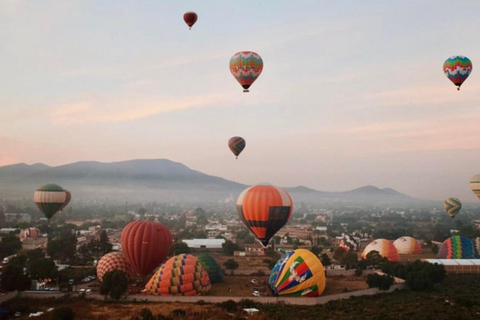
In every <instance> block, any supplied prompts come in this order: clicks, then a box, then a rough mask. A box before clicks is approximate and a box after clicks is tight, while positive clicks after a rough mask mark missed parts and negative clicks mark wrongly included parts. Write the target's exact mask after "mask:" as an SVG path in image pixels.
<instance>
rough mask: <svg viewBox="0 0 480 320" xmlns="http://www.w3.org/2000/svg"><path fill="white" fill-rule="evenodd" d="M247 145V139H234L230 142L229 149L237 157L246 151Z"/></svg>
mask: <svg viewBox="0 0 480 320" xmlns="http://www.w3.org/2000/svg"><path fill="white" fill-rule="evenodd" d="M245 145H246V143H245V139H243V138H242V137H232V138H230V140H228V147H229V148H230V150H232V152H233V154H234V155H235V156H237V157H238V155H239V154H240V153H241V152H242V151H243V149H245Z"/></svg>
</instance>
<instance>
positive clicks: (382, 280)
mask: <svg viewBox="0 0 480 320" xmlns="http://www.w3.org/2000/svg"><path fill="white" fill-rule="evenodd" d="M394 282H395V279H393V277H392V276H391V275H389V274H385V275H379V274H376V273H374V274H369V275H368V276H367V283H368V286H369V287H370V288H378V289H380V290H384V291H386V290H388V289H390V287H391V286H392V284H393V283H394Z"/></svg>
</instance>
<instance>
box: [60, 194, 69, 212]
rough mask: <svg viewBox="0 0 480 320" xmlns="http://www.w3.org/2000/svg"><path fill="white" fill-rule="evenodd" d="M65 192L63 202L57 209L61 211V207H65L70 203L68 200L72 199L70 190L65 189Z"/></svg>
mask: <svg viewBox="0 0 480 320" xmlns="http://www.w3.org/2000/svg"><path fill="white" fill-rule="evenodd" d="M65 194H66V196H67V197H66V199H65V202H64V203H63V204H62V206H61V207H60V210H59V211H62V210H63V209H65V207H66V206H67V205H68V204H69V203H70V200H72V194H71V193H70V191H68V190H65Z"/></svg>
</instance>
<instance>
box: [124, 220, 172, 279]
mask: <svg viewBox="0 0 480 320" xmlns="http://www.w3.org/2000/svg"><path fill="white" fill-rule="evenodd" d="M120 241H121V244H122V251H123V255H124V256H125V259H126V260H127V261H128V263H129V264H130V265H131V266H132V270H133V271H134V272H135V273H137V274H139V275H141V276H142V277H145V276H147V275H148V274H149V273H150V272H152V271H153V270H154V269H155V268H156V267H158V266H159V265H160V264H161V263H162V262H163V261H164V260H165V258H166V257H167V255H168V254H169V253H170V249H171V248H172V234H171V233H170V230H168V228H167V227H165V226H164V225H163V224H160V223H156V222H151V221H133V222H130V223H129V224H128V225H127V226H126V227H125V228H124V229H123V231H122V236H121V240H120Z"/></svg>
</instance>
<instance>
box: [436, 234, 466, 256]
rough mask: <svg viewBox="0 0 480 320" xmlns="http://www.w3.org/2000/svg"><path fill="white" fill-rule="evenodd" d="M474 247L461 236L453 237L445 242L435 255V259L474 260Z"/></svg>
mask: <svg viewBox="0 0 480 320" xmlns="http://www.w3.org/2000/svg"><path fill="white" fill-rule="evenodd" d="M474 258H475V247H474V245H473V243H472V241H471V240H470V239H469V238H467V237H463V236H453V237H450V238H448V239H447V240H445V241H444V242H443V243H442V245H441V246H440V249H439V250H438V253H437V259H474Z"/></svg>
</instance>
